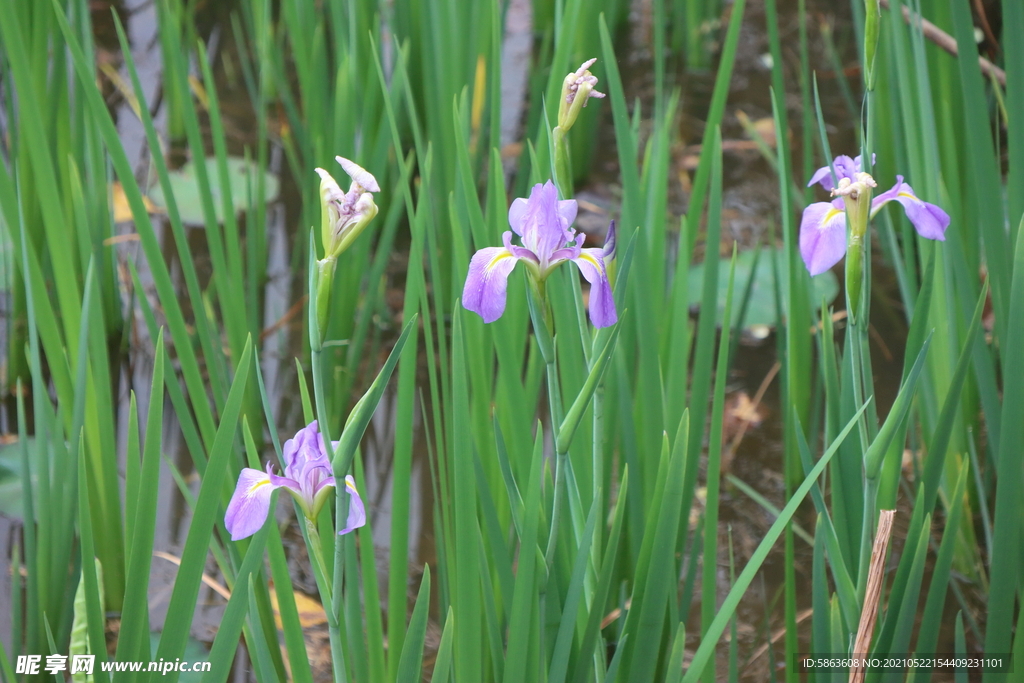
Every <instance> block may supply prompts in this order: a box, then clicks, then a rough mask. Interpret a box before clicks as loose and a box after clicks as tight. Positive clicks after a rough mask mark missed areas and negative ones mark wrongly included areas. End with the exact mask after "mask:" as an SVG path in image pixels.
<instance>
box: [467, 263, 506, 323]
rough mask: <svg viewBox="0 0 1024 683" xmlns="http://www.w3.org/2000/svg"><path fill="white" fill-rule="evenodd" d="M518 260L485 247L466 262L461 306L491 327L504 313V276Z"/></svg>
mask: <svg viewBox="0 0 1024 683" xmlns="http://www.w3.org/2000/svg"><path fill="white" fill-rule="evenodd" d="M517 261H518V259H516V257H515V256H514V255H513V254H512V252H511V251H509V250H508V249H506V248H505V247H485V248H484V249H481V250H480V251H478V252H476V253H475V254H473V259H472V260H471V261H470V262H469V274H468V275H466V286H465V287H464V288H463V290H462V305H463V306H464V307H465V308H466V309H467V310H470V311H473V312H474V313H476V314H478V315H479V316H480V317H481V318H483V319H484V322H485V323H491V322H494V321H495V320H497V319H498V318H500V317H501V314H502V313H504V312H505V299H506V297H507V292H508V276H509V274H510V273H511V272H512V269H513V268H515V267H516V263H517Z"/></svg>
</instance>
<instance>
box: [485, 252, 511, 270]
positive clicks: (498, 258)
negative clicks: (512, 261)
mask: <svg viewBox="0 0 1024 683" xmlns="http://www.w3.org/2000/svg"><path fill="white" fill-rule="evenodd" d="M507 258H512V254H511V252H508V251H504V252H502V253H500V254H498V255H497V256H495V257H494V258H492V259H491V260H490V262H489V263H488V264H487V266H486V267H485V268H484V270H485V271H487V272H488V273H489V272H491V271H492V270H494V268H495V267H496V266H497V265H498V262H499V261H501V260H503V259H507Z"/></svg>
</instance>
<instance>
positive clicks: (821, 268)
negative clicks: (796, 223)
mask: <svg viewBox="0 0 1024 683" xmlns="http://www.w3.org/2000/svg"><path fill="white" fill-rule="evenodd" d="M844 254H846V213H845V212H844V211H843V210H842V209H837V208H836V207H834V206H833V205H832V204H830V203H828V202H816V203H814V204H811V205H810V206H808V207H807V208H806V209H804V215H803V218H802V219H801V221H800V256H801V257H803V259H804V264H805V265H806V266H807V270H809V271H810V273H811V275H820V274H821V273H824V272H825V271H826V270H828V269H829V268H831V267H832V266H834V265H835V264H837V263H839V261H840V259H842V258H843V255H844Z"/></svg>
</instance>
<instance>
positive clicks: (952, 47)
mask: <svg viewBox="0 0 1024 683" xmlns="http://www.w3.org/2000/svg"><path fill="white" fill-rule="evenodd" d="M879 4H880V5H881V6H882V7H884V8H886V9H889V0H879ZM911 18H913V21H911ZM903 21H905V22H907V23H908V24H911V23H915V22H918V21H920V22H921V33H922V34H924V37H925V38H927V39H928V40H930V41H932V42H933V43H935V44H936V45H938V46H939V47H940V48H942V49H943V50H945V51H946V52H948V53H949V54H951V55H953V56H954V57H956V56H957V47H956V38H954V37H953V36H951V35H949V34H948V33H946V32H945V31H943V30H942V29H941V28H939V27H938V26H936V25H935V24H933V23H932V22H930V21H928V20H927V19H925V18H924V17H921V16H917V15H916V14H915V15H912V14H911V13H910V8H909V7H907V6H906V5H903ZM978 66H979V67H981V70H982V71H983V72H984V73H985V75H986V76H990V77H993V78H995V79H996V80H997V81H999V85H1001V86H1003V87H1004V88H1005V87H1006V72H1005V71H1003V70H1002V69H1000V68H999V67H998V66H996V65H995V64H993V63H992V62H990V61H988V60H987V59H985V58H984V57H978Z"/></svg>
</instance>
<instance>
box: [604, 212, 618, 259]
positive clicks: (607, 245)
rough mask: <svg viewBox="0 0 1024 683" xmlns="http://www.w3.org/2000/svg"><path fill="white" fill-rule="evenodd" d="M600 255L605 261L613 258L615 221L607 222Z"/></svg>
mask: <svg viewBox="0 0 1024 683" xmlns="http://www.w3.org/2000/svg"><path fill="white" fill-rule="evenodd" d="M601 255H602V256H604V260H605V261H611V260H612V259H614V258H615V221H612V222H611V223H609V224H608V232H607V233H605V236H604V246H603V247H601Z"/></svg>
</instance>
